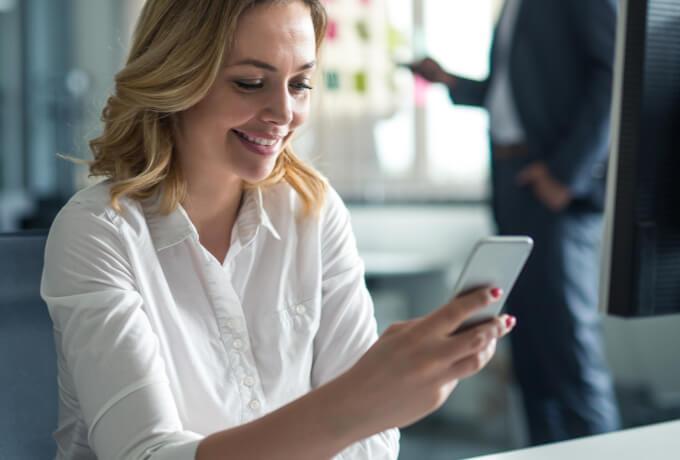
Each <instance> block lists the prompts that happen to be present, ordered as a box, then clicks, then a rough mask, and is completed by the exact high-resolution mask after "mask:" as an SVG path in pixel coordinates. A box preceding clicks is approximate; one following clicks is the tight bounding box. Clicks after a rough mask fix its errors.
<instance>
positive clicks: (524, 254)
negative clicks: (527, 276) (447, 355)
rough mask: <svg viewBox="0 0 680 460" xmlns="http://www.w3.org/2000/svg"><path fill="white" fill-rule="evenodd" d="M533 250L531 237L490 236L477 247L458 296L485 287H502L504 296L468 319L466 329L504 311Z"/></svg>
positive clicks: (464, 325) (470, 258)
mask: <svg viewBox="0 0 680 460" xmlns="http://www.w3.org/2000/svg"><path fill="white" fill-rule="evenodd" d="M532 247H533V240H532V239H531V238H529V237H528V236H494V237H487V238H483V239H481V240H480V241H478V242H477V244H475V246H474V248H473V250H472V253H471V254H470V256H469V257H468V259H467V261H466V263H465V265H464V267H463V271H462V272H461V275H460V277H459V279H458V282H457V283H456V289H455V291H454V292H455V295H456V296H458V295H461V294H464V293H466V292H467V291H470V290H472V289H476V288H480V287H485V286H494V287H498V288H501V289H502V290H503V295H502V296H501V298H500V299H498V300H497V301H495V302H493V303H491V304H490V305H488V306H487V307H486V308H484V309H483V310H481V311H478V312H476V313H475V314H474V315H473V316H471V317H470V318H468V319H467V320H466V321H465V322H464V323H463V325H462V326H461V327H462V328H468V327H470V326H472V325H475V324H479V323H480V322H483V321H486V320H488V319H490V318H492V317H494V316H497V315H498V314H499V313H500V312H501V309H502V308H503V305H504V304H505V300H506V299H507V297H508V294H509V293H510V290H511V289H512V286H513V285H514V284H515V281H516V280H517V278H518V277H519V276H520V273H521V272H522V268H523V267H524V264H525V263H526V261H527V259H528V258H529V254H530V253H531V249H532ZM459 330H460V328H459Z"/></svg>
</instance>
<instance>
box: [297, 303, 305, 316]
mask: <svg viewBox="0 0 680 460" xmlns="http://www.w3.org/2000/svg"><path fill="white" fill-rule="evenodd" d="M295 311H296V312H297V314H298V315H304V314H305V312H306V311H307V308H305V306H304V305H303V304H300V305H297V306H296V307H295Z"/></svg>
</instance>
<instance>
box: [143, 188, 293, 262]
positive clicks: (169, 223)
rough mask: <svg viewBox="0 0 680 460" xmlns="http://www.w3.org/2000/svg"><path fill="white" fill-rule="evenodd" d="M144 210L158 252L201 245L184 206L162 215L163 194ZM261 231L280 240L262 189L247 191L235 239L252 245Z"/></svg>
mask: <svg viewBox="0 0 680 460" xmlns="http://www.w3.org/2000/svg"><path fill="white" fill-rule="evenodd" d="M142 208H143V209H144V214H145V216H146V221H147V225H148V226H149V232H150V234H151V239H152V240H153V242H154V246H155V247H156V251H160V250H162V249H166V248H169V247H170V246H174V245H176V244H178V243H181V242H182V241H184V240H185V239H187V238H190V237H191V238H193V239H194V240H195V241H198V231H197V230H196V227H195V226H194V224H193V223H192V222H191V219H189V215H188V214H187V213H186V211H185V210H184V208H183V207H182V205H178V206H177V208H176V209H175V210H174V211H172V212H171V213H170V214H167V215H163V214H162V213H161V212H160V193H157V194H156V195H155V196H153V197H152V198H149V199H147V200H144V201H142ZM260 227H263V228H265V229H266V230H267V231H269V232H270V233H271V235H272V236H273V237H274V238H276V239H277V240H280V239H281V237H280V236H279V233H278V232H277V231H276V227H274V224H273V223H272V221H271V219H270V218H269V214H268V213H267V210H266V209H265V204H264V199H263V193H262V190H261V189H260V187H255V188H252V189H246V190H244V192H243V202H242V203H241V208H240V210H239V214H238V216H237V218H236V223H235V225H234V231H235V233H236V237H237V238H238V240H239V241H240V243H241V245H242V246H246V245H248V244H249V243H250V242H252V241H253V240H254V239H255V236H256V235H257V231H258V229H259V228H260Z"/></svg>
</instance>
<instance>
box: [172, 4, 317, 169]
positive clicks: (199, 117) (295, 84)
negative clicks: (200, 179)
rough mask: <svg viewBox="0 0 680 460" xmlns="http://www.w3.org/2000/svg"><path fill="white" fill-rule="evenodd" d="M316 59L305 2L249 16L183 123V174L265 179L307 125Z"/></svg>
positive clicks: (259, 8) (268, 8) (269, 7)
mask: <svg viewBox="0 0 680 460" xmlns="http://www.w3.org/2000/svg"><path fill="white" fill-rule="evenodd" d="M315 59H316V43H315V35H314V26H313V23H312V19H311V15H310V12H309V9H308V8H307V7H306V6H305V5H304V4H303V3H302V2H300V1H291V2H274V3H271V4H264V5H260V6H257V7H255V8H252V9H251V10H249V11H248V12H247V13H245V14H244V15H243V16H242V18H241V20H240V22H239V24H238V27H237V30H236V35H235V42H234V48H233V49H232V50H231V52H230V53H229V54H228V55H227V56H226V57H225V64H224V67H223V69H222V70H221V72H220V74H219V75H218V77H217V80H216V81H215V83H214V84H213V86H212V88H211V89H210V91H209V92H208V94H207V95H206V96H205V98H204V99H202V100H201V101H200V102H199V103H198V104H196V105H194V106H193V107H191V108H189V109H188V110H186V111H184V112H183V113H181V114H180V116H179V138H178V141H179V142H178V150H179V156H180V161H181V163H182V167H183V169H185V170H187V169H193V170H196V169H198V170H203V171H213V172H217V171H224V172H225V173H228V174H230V175H232V174H233V175H234V176H236V178H239V179H242V180H245V181H248V182H257V181H260V180H262V179H265V178H266V177H267V176H268V175H269V174H270V172H271V171H272V169H273V167H274V164H275V161H276V158H277V156H278V155H279V154H280V153H281V151H282V150H283V147H284V146H285V145H286V143H287V142H288V141H289V139H290V137H291V136H292V134H293V132H294V131H295V129H296V128H297V127H298V126H300V125H301V124H302V123H303V122H304V121H305V119H306V118H307V114H308V112H309V103H310V90H311V76H312V72H313V70H314V68H315V62H316V61H315Z"/></svg>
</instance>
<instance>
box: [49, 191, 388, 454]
mask: <svg viewBox="0 0 680 460" xmlns="http://www.w3.org/2000/svg"><path fill="white" fill-rule="evenodd" d="M156 203H157V202H156V201H155V200H147V201H143V202H138V201H135V200H130V199H123V200H122V202H121V205H122V208H123V212H122V213H120V214H118V213H116V212H115V211H114V210H113V209H112V208H111V207H110V204H109V185H108V183H106V182H104V183H100V184H98V185H95V186H93V187H90V188H88V189H85V190H83V191H81V192H79V193H77V194H76V195H75V196H74V197H73V198H72V199H71V200H70V201H69V203H68V204H67V205H66V206H65V207H64V208H63V209H62V210H61V212H60V213H59V215H58V216H57V218H56V219H55V221H54V224H53V226H52V228H51V230H50V235H49V238H48V241H47V248H46V252H45V269H44V273H43V281H42V296H43V298H44V300H45V302H46V303H47V305H48V308H49V312H50V315H51V317H52V320H53V322H54V335H55V341H56V349H57V355H58V379H59V382H58V383H59V425H58V428H57V430H56V431H55V434H54V437H55V439H56V441H57V446H58V452H57V458H58V459H69V460H71V459H78V460H80V459H94V458H99V459H114V458H115V459H123V458H124V459H153V460H157V459H177V460H179V459H193V458H194V455H195V451H196V447H197V445H198V443H199V442H200V440H201V439H202V438H203V437H204V436H206V435H208V434H210V433H214V432H216V431H220V430H224V429H227V428H230V427H234V426H237V425H240V424H243V423H246V422H249V421H251V420H253V419H256V418H258V417H261V416H263V415H265V414H266V413H268V412H270V411H273V410H275V409H277V408H278V407H280V406H282V405H284V404H287V403H289V402H291V401H292V400H294V399H296V398H298V397H300V396H302V395H304V394H305V393H307V392H309V391H310V390H312V389H313V388H316V387H318V386H320V385H322V384H323V383H325V382H328V381H329V380H331V379H333V378H334V377H336V376H337V375H339V374H340V373H342V372H343V371H345V370H346V369H348V368H349V367H351V366H352V365H353V364H354V363H355V362H356V361H357V360H358V358H359V357H360V356H361V355H362V354H363V353H364V352H365V351H366V350H367V349H368V348H369V346H370V345H371V344H372V343H373V342H374V341H375V340H376V338H377V333H376V325H375V319H374V316H373V305H372V302H371V299H370V297H369V294H368V292H367V290H366V287H365V284H364V281H363V275H364V270H363V264H362V261H361V259H360V258H359V256H358V253H357V250H356V244H355V241H354V236H353V234H352V230H351V227H350V220H349V214H348V212H347V209H346V208H345V207H344V205H343V203H342V201H341V200H340V198H339V197H338V195H337V194H336V192H335V191H333V190H332V189H331V190H329V193H328V196H327V199H326V203H325V205H324V207H323V209H322V211H321V213H320V215H319V216H318V217H310V218H302V217H300V216H301V201H300V199H299V198H298V196H297V194H296V193H295V192H294V191H293V190H292V188H290V186H288V185H287V184H278V185H276V186H273V187H269V188H267V189H264V190H262V191H260V190H259V189H255V190H250V191H247V192H246V193H245V196H244V200H243V203H242V206H241V210H240V212H239V215H238V218H237V220H236V223H235V226H234V228H233V231H232V238H231V247H230V249H229V251H228V253H227V256H226V258H225V260H224V261H223V262H222V263H220V261H218V260H217V259H215V257H213V256H212V254H210V253H209V252H208V251H207V250H206V249H204V248H203V246H201V244H200V243H199V239H198V233H197V231H196V229H195V227H194V226H193V224H192V223H191V221H190V220H189V218H188V216H187V214H186V213H185V211H184V210H183V209H182V208H181V207H180V208H178V209H177V210H176V211H175V212H173V213H171V214H169V215H166V216H163V215H161V214H160V213H159V212H157V204H156ZM398 439H399V433H398V431H397V430H390V431H387V432H384V433H380V434H378V435H375V436H373V437H370V438H367V439H365V440H363V441H361V442H359V443H357V444H355V445H352V446H350V447H349V448H348V449H346V450H345V451H343V452H342V453H341V454H340V458H344V459H394V458H396V457H397V454H398V450H399V445H398ZM290 442H291V443H295V442H297V440H295V439H291V440H290ZM224 455H225V458H229V452H225V453H224Z"/></svg>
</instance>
